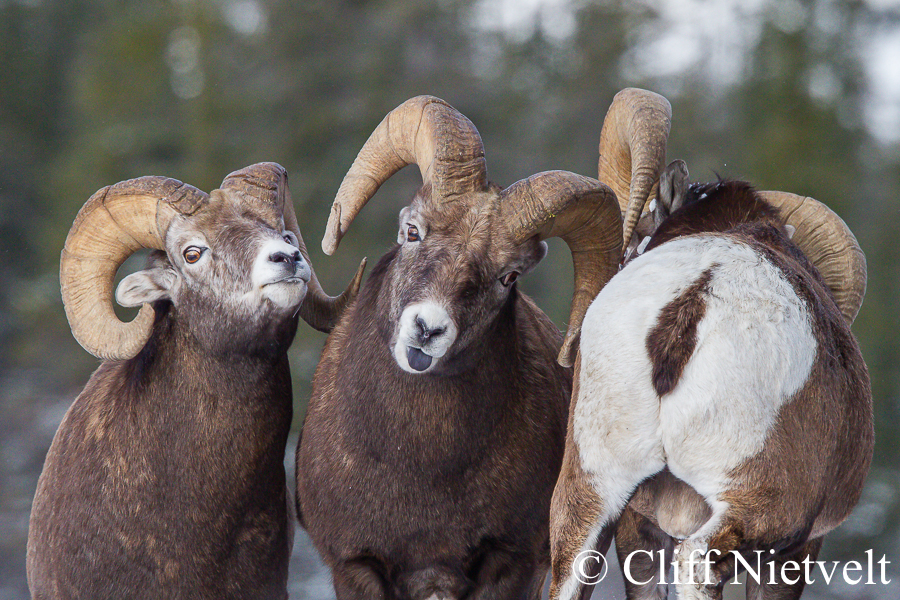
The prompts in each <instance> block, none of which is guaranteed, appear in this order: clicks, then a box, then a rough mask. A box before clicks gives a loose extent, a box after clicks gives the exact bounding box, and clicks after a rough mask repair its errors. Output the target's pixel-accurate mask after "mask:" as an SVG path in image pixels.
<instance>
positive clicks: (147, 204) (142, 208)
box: [59, 177, 208, 360]
mask: <svg viewBox="0 0 900 600" xmlns="http://www.w3.org/2000/svg"><path fill="white" fill-rule="evenodd" d="M207 200H208V196H207V195H206V194H205V193H203V192H201V191H200V190H198V189H196V188H194V187H192V186H189V185H186V184H183V183H181V182H180V181H178V180H175V179H169V178H166V177H140V178H138V179H131V180H129V181H123V182H121V183H117V184H115V185H112V186H108V187H105V188H103V189H101V190H100V191H98V192H97V193H95V194H94V195H93V196H91V198H90V199H88V201H87V202H86V203H85V205H84V206H83V207H82V208H81V210H80V211H79V212H78V215H77V216H76V217H75V222H74V223H73V224H72V227H71V229H70V230H69V235H68V236H67V237H66V243H65V246H64V248H63V251H62V255H61V257H60V267H59V279H60V288H61V291H62V299H63V305H64V306H65V309H66V316H67V317H68V319H69V325H70V327H71V328H72V334H73V335H74V336H75V339H76V340H78V343H79V344H81V345H82V347H83V348H84V349H85V350H87V351H88V352H90V353H91V354H93V355H94V356H96V357H98V358H101V359H104V360H121V359H128V358H132V357H134V356H136V355H137V353H138V352H140V351H141V348H143V347H144V344H146V343H147V339H149V337H150V331H151V329H152V327H153V319H154V314H153V309H152V308H150V307H149V306H146V305H145V306H143V307H141V310H140V311H139V312H138V315H137V317H136V318H135V319H134V320H133V321H131V322H130V323H123V322H122V321H120V320H119V319H118V317H116V314H115V312H114V311H113V303H112V302H113V283H114V280H115V276H116V271H117V270H118V268H119V266H121V264H122V263H123V262H125V259H127V258H128V257H129V256H131V255H132V254H133V253H134V252H136V251H137V250H140V249H141V248H155V249H157V250H165V237H166V231H167V230H168V228H169V224H170V223H171V222H172V219H173V218H174V217H175V216H176V215H177V214H185V215H191V214H193V213H194V212H196V211H197V210H198V209H199V208H200V207H201V206H202V205H203V204H205V203H206V202H207Z"/></svg>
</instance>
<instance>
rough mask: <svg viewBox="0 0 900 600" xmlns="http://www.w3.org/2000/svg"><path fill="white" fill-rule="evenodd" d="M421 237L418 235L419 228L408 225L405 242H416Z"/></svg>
mask: <svg viewBox="0 0 900 600" xmlns="http://www.w3.org/2000/svg"><path fill="white" fill-rule="evenodd" d="M420 239H421V238H420V237H419V228H418V227H416V226H415V225H410V226H409V228H408V229H407V230H406V241H407V242H418V241H419V240H420Z"/></svg>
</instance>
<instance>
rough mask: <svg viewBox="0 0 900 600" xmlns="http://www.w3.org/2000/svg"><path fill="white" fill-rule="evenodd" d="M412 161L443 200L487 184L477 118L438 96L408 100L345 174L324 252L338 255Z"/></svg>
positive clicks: (391, 115)
mask: <svg viewBox="0 0 900 600" xmlns="http://www.w3.org/2000/svg"><path fill="white" fill-rule="evenodd" d="M411 164H415V165H418V167H419V171H420V172H421V174H422V181H423V182H424V183H426V184H431V189H432V197H433V198H434V199H435V200H437V201H439V202H448V201H453V200H455V199H456V198H457V197H458V196H460V195H462V194H466V193H469V192H473V191H480V190H483V189H485V188H486V187H487V168H486V166H485V162H484V145H483V144H482V142H481V136H480V135H478V130H477V129H475V126H474V125H473V124H472V122H471V121H469V119H467V118H466V117H465V116H463V115H462V113H460V112H459V111H457V110H456V109H455V108H453V107H452V106H450V105H449V104H447V103H446V102H444V101H443V100H441V99H439V98H435V97H433V96H417V97H416V98H412V99H410V100H407V101H406V102H404V103H403V104H401V105H400V106H398V107H397V108H395V109H394V110H392V111H391V112H390V113H388V115H387V116H386V117H385V118H384V120H382V121H381V123H379V125H378V127H377V128H376V129H375V131H374V132H372V135H371V136H369V139H368V140H366V143H365V144H364V145H363V147H362V149H361V150H360V151H359V154H358V155H357V157H356V160H354V161H353V164H352V165H351V166H350V170H349V171H348V172H347V175H346V176H344V180H343V181H342V182H341V187H340V188H339V189H338V193H337V196H336V197H335V199H334V205H333V206H332V210H331V215H330V216H329V218H328V225H327V227H326V230H325V237H324V238H323V239H322V250H323V251H324V252H325V254H328V255H331V254H334V251H335V250H337V246H338V244H339V243H340V241H341V238H342V237H343V236H344V234H345V233H347V229H348V228H349V227H350V223H351V222H353V219H354V218H355V217H356V215H357V214H359V211H360V210H362V207H363V206H365V204H366V202H368V201H369V199H370V198H371V197H372V196H374V195H375V192H376V191H377V190H378V188H379V187H380V186H381V184H382V183H384V182H385V181H387V179H388V178H389V177H390V176H391V175H393V174H394V173H396V172H397V171H399V170H400V169H402V168H403V167H405V166H406V165H411Z"/></svg>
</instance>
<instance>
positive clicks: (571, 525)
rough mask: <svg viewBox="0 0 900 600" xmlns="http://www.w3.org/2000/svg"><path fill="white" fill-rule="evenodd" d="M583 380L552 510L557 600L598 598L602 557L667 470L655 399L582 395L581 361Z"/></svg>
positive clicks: (611, 391) (611, 389) (599, 392)
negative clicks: (596, 578)
mask: <svg viewBox="0 0 900 600" xmlns="http://www.w3.org/2000/svg"><path fill="white" fill-rule="evenodd" d="M575 373H576V376H575V385H574V389H573V391H572V394H573V397H574V398H577V402H575V403H573V406H572V409H571V410H570V413H569V431H568V435H567V436H566V449H565V455H564V457H563V465H562V470H561V472H560V476H559V479H558V481H557V483H556V488H555V489H554V491H553V500H552V502H551V505H550V552H551V556H552V575H553V579H552V582H551V585H550V598H551V599H552V600H557V599H561V600H574V599H575V598H577V597H578V596H579V595H583V594H582V593H583V592H584V593H586V594H587V596H589V595H590V591H591V588H590V587H586V586H585V582H590V581H591V576H592V575H594V573H593V572H592V571H593V570H595V569H600V568H601V567H603V566H604V562H605V559H604V558H603V557H602V556H601V555H605V554H606V551H607V550H608V549H609V545H610V543H611V542H612V537H613V533H614V532H615V528H616V523H617V521H618V520H619V516H620V515H621V514H622V511H623V510H624V509H625V506H626V505H627V504H628V501H629V499H630V498H631V496H632V495H633V494H634V490H635V489H636V488H637V486H638V485H639V484H640V483H641V481H643V480H644V479H646V478H647V477H650V476H651V475H654V474H655V473H657V472H659V471H661V470H662V469H663V468H665V461H664V459H663V451H662V444H661V442H660V440H659V433H658V429H659V427H658V406H659V399H658V398H657V397H656V396H655V394H652V393H648V394H644V395H643V397H638V398H635V397H634V395H633V394H631V393H629V390H628V388H625V389H623V390H621V392H620V393H617V392H616V391H615V386H601V387H599V388H596V386H595V388H596V389H587V388H585V389H581V390H580V389H579V388H580V386H579V384H580V374H581V361H580V357H579V359H578V360H576V364H575ZM587 379H588V380H589V381H596V380H597V377H593V376H589V377H588V378H587ZM650 391H651V392H652V390H650ZM576 419H577V422H578V425H577V426H576V425H575V422H576ZM591 585H592V584H591ZM587 596H584V595H583V597H587Z"/></svg>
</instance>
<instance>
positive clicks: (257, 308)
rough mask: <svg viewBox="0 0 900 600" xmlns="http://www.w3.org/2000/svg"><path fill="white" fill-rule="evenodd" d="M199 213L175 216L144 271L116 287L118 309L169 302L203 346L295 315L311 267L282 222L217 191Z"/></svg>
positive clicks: (265, 212)
mask: <svg viewBox="0 0 900 600" xmlns="http://www.w3.org/2000/svg"><path fill="white" fill-rule="evenodd" d="M216 200H217V201H214V202H211V203H210V204H209V206H207V207H206V208H204V209H203V210H202V211H200V212H198V213H197V214H195V215H192V216H190V217H178V218H177V219H176V220H175V221H174V222H173V223H172V225H171V226H170V228H169V232H168V235H167V236H166V252H165V254H163V253H162V252H157V253H155V254H154V255H153V257H152V259H151V265H150V268H148V269H146V270H144V271H140V272H138V273H134V274H133V275H129V276H128V277H126V278H125V279H123V280H122V282H121V283H120V284H119V287H118V289H117V291H116V299H117V300H118V301H119V303H120V304H122V305H125V306H139V305H140V304H141V303H144V302H153V301H157V300H169V301H170V302H171V303H172V305H173V306H174V309H175V310H176V311H178V314H179V316H180V318H181V319H182V320H184V321H186V322H188V323H189V324H190V325H189V326H190V327H191V329H192V330H193V331H194V333H195V335H197V336H198V337H200V338H202V339H206V340H208V341H209V343H211V344H212V343H217V344H218V343H221V342H222V340H219V339H218V338H219V337H225V338H231V339H233V338H234V336H235V332H236V331H238V330H239V331H242V332H247V333H248V334H249V335H257V334H258V333H259V332H261V331H262V330H263V329H265V328H266V327H268V326H270V325H271V324H272V323H279V322H284V321H285V319H286V318H287V317H291V316H293V315H294V314H296V312H297V310H298V308H299V307H300V304H301V303H302V302H303V299H304V297H305V296H306V291H307V282H308V281H309V278H310V268H309V265H308V264H307V263H306V261H305V260H304V259H303V257H302V255H301V254H300V251H299V247H298V241H297V238H296V236H295V235H294V234H293V233H292V232H290V231H286V230H285V227H284V222H283V219H282V218H281V217H280V216H276V215H274V214H272V213H271V211H269V212H267V211H265V210H260V209H258V208H256V207H254V206H247V205H242V204H241V203H239V202H235V201H232V200H231V199H230V198H229V197H227V196H226V195H224V194H218V198H216Z"/></svg>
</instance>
